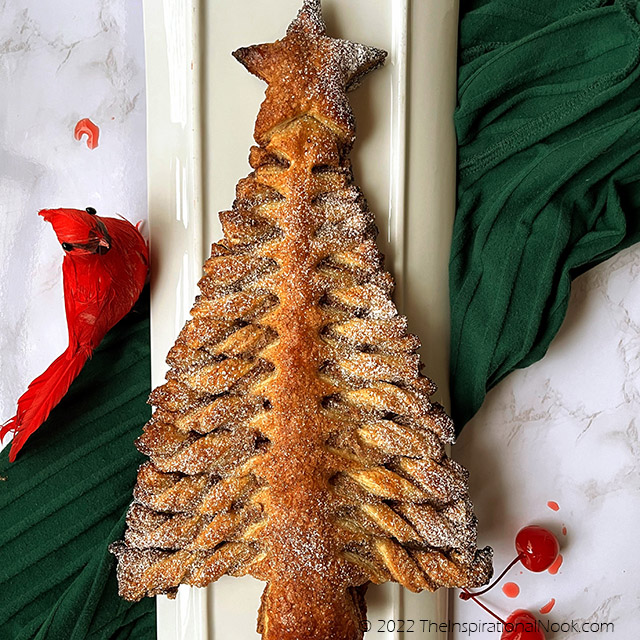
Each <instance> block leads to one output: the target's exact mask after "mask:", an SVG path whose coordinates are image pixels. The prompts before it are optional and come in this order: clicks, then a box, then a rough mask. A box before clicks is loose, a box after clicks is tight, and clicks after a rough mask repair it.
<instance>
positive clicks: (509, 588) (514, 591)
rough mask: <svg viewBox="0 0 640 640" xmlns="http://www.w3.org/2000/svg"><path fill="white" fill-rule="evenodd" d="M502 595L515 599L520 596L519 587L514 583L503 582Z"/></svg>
mask: <svg viewBox="0 0 640 640" xmlns="http://www.w3.org/2000/svg"><path fill="white" fill-rule="evenodd" d="M502 593H504V595H505V596H507V598H517V597H518V596H519V595H520V587H519V586H518V585H517V584H516V583H515V582H505V583H504V584H503V585H502Z"/></svg>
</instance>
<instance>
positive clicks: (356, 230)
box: [112, 0, 491, 640]
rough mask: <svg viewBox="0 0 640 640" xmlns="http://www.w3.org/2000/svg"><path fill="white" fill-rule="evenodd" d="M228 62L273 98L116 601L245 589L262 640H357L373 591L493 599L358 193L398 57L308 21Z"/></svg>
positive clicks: (163, 407) (436, 416)
mask: <svg viewBox="0 0 640 640" xmlns="http://www.w3.org/2000/svg"><path fill="white" fill-rule="evenodd" d="M234 55H235V56H236V57H237V58H238V59H239V60H240V61H241V62H243V63H244V64H245V65H246V66H247V68H248V69H249V70H250V71H252V72H253V73H255V74H256V75H258V76H260V77H261V78H263V79H265V80H266V81H267V82H268V83H269V86H268V88H267V92H266V99H265V101H264V103H263V105H262V107H261V110H260V114H259V116H258V119H257V122H256V131H255V138H256V141H257V142H258V144H259V145H260V146H258V147H254V148H253V149H252V150H251V155H250V163H251V166H252V167H253V169H254V171H253V172H252V173H251V174H250V175H249V176H248V177H247V178H245V179H244V180H241V181H240V182H239V184H238V186H237V194H236V195H237V198H236V201H235V202H234V205H233V209H232V210H231V211H226V212H223V213H221V214H220V218H221V221H222V225H223V229H224V235H225V237H224V240H222V241H221V242H220V243H218V244H215V245H214V246H213V249H212V254H211V257H210V258H209V260H207V262H206V264H205V267H204V271H205V275H204V277H203V278H202V280H201V281H200V283H199V286H200V290H201V295H200V296H198V298H197V300H196V303H195V305H194V307H193V309H192V316H193V318H192V319H191V320H190V321H188V322H187V324H186V325H185V327H184V328H183V330H182V332H181V333H180V335H179V337H178V339H177V341H176V344H175V346H174V347H173V348H172V349H171V351H170V352H169V356H168V363H169V365H170V371H169V373H168V375H167V382H166V384H164V385H163V386H161V387H159V388H158V389H156V390H155V391H154V392H153V393H152V395H151V402H152V403H153V404H154V405H156V407H157V408H156V410H155V413H154V415H153V418H152V419H151V421H150V422H149V423H148V424H147V425H146V426H145V430H144V434H143V435H142V436H141V437H140V438H139V440H138V442H137V446H138V448H139V449H140V451H142V452H143V453H145V454H146V455H148V456H149V459H150V460H149V462H147V463H145V464H144V465H143V466H142V467H141V468H140V470H139V474H138V481H137V485H136V488H135V493H134V498H135V501H134V503H133V504H132V506H131V509H130V511H129V514H128V518H127V530H126V533H125V539H124V541H123V542H120V543H116V544H115V545H113V546H112V550H113V552H114V553H115V554H116V555H117V556H118V580H119V585H120V593H121V595H122V596H123V597H125V598H127V599H130V600H136V599H139V598H142V597H143V596H147V595H155V594H158V593H167V594H169V595H172V594H175V592H176V590H177V587H178V585H180V584H190V585H195V586H205V585H207V584H209V583H211V582H213V581H214V580H217V579H218V578H219V577H220V576H222V575H224V574H231V575H244V574H250V575H252V576H254V577H256V578H258V579H259V580H263V581H265V582H266V583H267V586H266V589H265V591H264V594H263V598H262V605H261V607H260V613H259V622H258V628H259V631H260V632H261V633H262V635H263V637H264V638H265V639H267V640H294V639H296V640H300V639H303V638H304V639H305V640H330V639H336V640H337V639H339V640H355V639H359V638H361V637H362V629H363V623H364V620H365V612H366V608H365V604H364V591H365V589H366V586H367V584H368V583H369V582H374V583H380V582H384V581H387V580H395V581H397V582H399V583H401V584H402V585H404V586H405V587H407V588H409V589H411V590H413V591H419V590H422V589H428V590H434V589H437V588H438V587H441V586H445V587H453V586H467V587H473V586H479V585H481V584H483V583H484V582H485V581H486V580H487V579H488V577H489V575H490V573H491V550H490V549H488V548H485V549H483V550H480V551H479V550H477V548H476V544H475V536H476V531H475V518H474V515H473V512H472V507H471V503H470V501H469V498H468V492H467V473H466V471H465V470H464V469H463V468H462V467H461V466H460V465H459V464H457V463H456V462H454V461H452V460H450V459H449V458H448V457H447V456H446V455H445V452H444V448H443V444H444V443H446V442H451V440H452V437H453V429H452V425H451V421H450V420H449V418H448V417H447V416H446V414H445V413H444V411H443V409H442V407H440V406H439V405H438V404H436V403H434V402H432V401H431V400H430V397H429V396H430V394H432V393H433V391H434V390H435V386H434V385H433V383H432V382H431V381H430V380H429V379H428V378H425V377H424V376H422V375H421V373H420V369H421V366H422V365H421V363H420V360H419V356H418V355H417V353H416V350H417V348H418V347H419V342H418V339H417V338H416V337H415V336H413V335H410V334H407V327H406V320H405V318H404V317H402V316H399V315H398V313H397V310H396V308H395V306H394V304H393V302H392V301H391V297H390V294H391V289H392V284H393V281H392V278H391V276H390V275H389V274H388V273H386V272H385V271H384V270H383V266H382V258H381V255H380V254H379V252H378V250H377V248H376V243H375V236H376V228H375V223H374V219H373V216H372V214H371V213H370V212H369V210H368V209H367V205H366V202H365V201H364V199H363V197H362V194H361V193H360V191H359V190H358V189H357V188H356V187H355V186H354V184H353V180H352V174H351V168H350V163H349V159H348V152H349V150H350V148H351V145H352V143H353V138H354V134H355V130H354V122H353V116H352V114H351V110H350V108H349V105H348V102H347V99H346V95H345V92H346V90H347V89H348V88H350V87H352V86H354V84H355V83H356V82H357V81H358V79H359V78H360V77H361V76H362V75H363V74H364V73H366V72H367V71H369V70H371V69H373V68H375V67H376V66H378V65H380V64H381V63H382V62H383V60H384V56H385V55H386V54H385V53H384V52H382V51H380V50H377V49H373V48H370V47H364V46H363V45H356V44H354V43H349V42H346V41H340V40H334V39H331V38H328V37H327V36H325V35H324V24H323V23H322V19H321V16H320V5H319V1H318V0H307V1H306V2H305V3H304V6H303V8H302V9H301V11H300V13H299V14H298V17H297V18H296V20H295V21H294V22H293V23H292V25H291V26H290V27H289V30H288V32H287V36H286V37H285V38H283V39H282V40H280V41H278V42H276V43H274V44H269V45H256V46H253V47H248V48H245V49H240V50H239V51H237V52H236V53H235V54H234Z"/></svg>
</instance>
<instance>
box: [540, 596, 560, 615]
mask: <svg viewBox="0 0 640 640" xmlns="http://www.w3.org/2000/svg"><path fill="white" fill-rule="evenodd" d="M555 604H556V599H555V598H551V600H549V602H547V604H545V605H544V607H540V613H542V614H547V613H549V611H551V609H553V607H554V606H555Z"/></svg>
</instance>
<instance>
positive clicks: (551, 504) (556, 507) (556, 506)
mask: <svg viewBox="0 0 640 640" xmlns="http://www.w3.org/2000/svg"><path fill="white" fill-rule="evenodd" d="M547 507H549V509H551V510H552V511H560V505H559V504H558V503H557V502H555V501H554V500H549V502H547Z"/></svg>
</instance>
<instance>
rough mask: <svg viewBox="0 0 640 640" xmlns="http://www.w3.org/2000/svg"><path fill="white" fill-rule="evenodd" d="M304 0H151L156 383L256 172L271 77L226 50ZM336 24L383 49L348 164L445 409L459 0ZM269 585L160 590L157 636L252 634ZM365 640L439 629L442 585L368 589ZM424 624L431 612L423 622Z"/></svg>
mask: <svg viewBox="0 0 640 640" xmlns="http://www.w3.org/2000/svg"><path fill="white" fill-rule="evenodd" d="M300 5H301V0H144V21H145V52H146V67H147V133H148V140H147V154H148V193H149V222H150V236H151V253H152V287H151V348H152V384H153V386H154V387H155V386H157V385H159V384H161V383H162V382H163V380H164V375H165V372H166V365H165V362H164V360H165V356H166V354H167V352H168V350H169V348H170V347H171V345H172V344H173V342H174V340H175V338H176V336H177V334H178V332H179V331H180V329H181V328H182V326H183V324H184V322H185V320H186V319H187V318H188V313H189V309H190V308H191V306H192V303H193V300H194V297H195V295H196V294H197V287H196V283H197V282H198V280H199V279H200V276H201V272H202V264H203V262H204V260H205V258H206V257H207V256H208V253H209V247H210V244H211V243H212V242H213V241H215V240H217V239H219V238H220V237H221V235H222V234H221V229H220V226H219V222H218V217H217V212H218V211H221V210H225V209H228V208H229V207H230V206H231V203H232V202H233V199H234V189H235V185H236V183H237V181H238V180H239V179H240V178H242V177H244V176H245V175H247V173H249V171H250V168H249V165H248V162H247V158H248V153H249V148H250V146H251V145H252V144H253V139H252V133H253V125H254V121H255V116H256V114H257V112H258V108H259V105H260V102H261V101H262V97H263V94H264V88H265V87H264V84H263V83H262V82H261V81H259V80H258V79H257V78H255V77H253V76H251V75H249V74H248V73H247V72H246V71H245V70H244V69H243V68H242V66H241V65H239V64H238V63H237V62H236V61H235V60H234V59H233V58H232V57H231V55H230V54H231V51H233V50H235V49H237V48H238V47H240V46H246V45H249V44H254V43H258V42H272V41H274V40H276V39H278V38H279V37H282V36H283V35H284V33H285V30H286V27H287V26H288V24H289V22H290V21H291V20H292V19H293V18H294V16H295V15H296V12H297V10H298V9H299V8H300ZM323 13H324V17H325V21H326V23H327V27H328V34H329V35H331V36H333V37H341V38H346V39H349V40H355V41H358V42H362V43H365V44H368V45H373V46H376V47H380V48H383V49H386V50H387V51H388V52H389V57H388V59H387V64H386V65H385V67H384V68H383V69H380V70H378V71H376V72H375V73H373V74H371V75H370V76H368V77H367V78H366V79H365V80H364V82H363V84H362V86H361V87H360V88H359V89H358V90H357V91H355V92H353V93H352V94H350V97H351V103H352V106H353V110H354V113H355V116H356V120H357V127H358V139H357V141H356V144H355V147H354V150H353V153H352V161H353V167H354V174H355V180H356V183H357V184H358V186H359V187H360V188H361V189H362V190H363V192H364V194H365V196H366V198H367V200H368V202H369V206H370V209H371V210H372V211H373V212H374V213H375V214H376V219H377V224H378V227H379V229H380V236H379V239H378V242H379V246H380V249H381V251H383V252H384V253H385V255H386V256H387V259H386V260H387V266H388V268H389V269H390V271H391V272H392V273H393V275H394V277H395V278H396V283H397V287H396V292H395V299H396V302H397V303H398V305H399V307H400V310H401V311H402V312H403V313H405V314H407V315H408V317H409V324H410V328H411V330H412V331H413V332H415V333H417V334H418V335H419V336H420V338H421V340H422V344H423V348H422V356H423V360H424V361H425V362H426V372H427V374H428V375H429V376H430V377H431V378H433V379H434V380H435V381H436V382H437V383H438V384H439V385H440V392H439V398H438V399H439V400H440V401H441V402H443V403H444V404H445V406H446V405H447V375H448V374H447V371H448V350H447V345H448V338H449V335H448V333H449V316H448V308H449V303H448V286H447V261H448V255H449V247H450V238H451V227H452V223H453V214H454V206H455V135H454V131H453V123H452V113H453V108H454V105H455V82H456V44H457V43H456V34H457V15H458V8H457V0H413V1H411V0H323ZM262 588H263V584H261V583H259V582H257V581H255V580H253V579H252V578H249V577H246V578H227V577H225V578H223V579H221V580H220V581H218V582H217V583H215V584H214V585H211V586H210V587H208V588H207V589H193V588H190V587H186V586H183V587H181V588H180V591H179V594H178V597H177V599H176V600H174V601H171V600H168V599H167V598H165V597H159V598H158V599H157V610H158V640H225V639H227V638H237V639H238V640H249V639H253V638H258V637H259V636H258V634H257V633H256V631H255V626H256V617H257V610H258V606H259V599H260V593H261V591H262ZM367 606H368V620H369V621H370V624H371V629H370V631H369V632H368V633H367V634H366V636H365V637H366V638H367V640H371V639H372V638H379V639H381V640H388V639H391V638H398V637H405V636H406V633H407V632H410V633H411V634H412V635H411V636H410V637H413V638H415V639H416V640H418V639H426V638H429V639H431V640H443V639H444V638H445V637H446V633H441V632H439V631H434V626H433V624H431V625H430V624H429V622H431V623H441V622H446V620H447V594H446V592H445V591H444V590H440V592H438V593H436V594H428V593H423V594H412V593H410V592H408V591H406V590H404V589H402V588H400V587H399V586H398V585H396V584H386V585H382V586H376V587H370V589H369V592H368V594H367ZM425 621H426V622H425Z"/></svg>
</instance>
